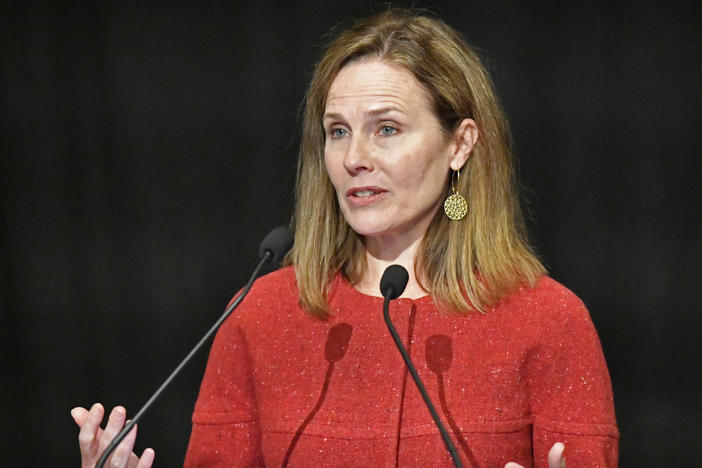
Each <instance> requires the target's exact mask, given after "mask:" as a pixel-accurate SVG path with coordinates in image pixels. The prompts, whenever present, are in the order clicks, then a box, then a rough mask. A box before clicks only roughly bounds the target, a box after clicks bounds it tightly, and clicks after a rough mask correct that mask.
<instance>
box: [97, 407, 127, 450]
mask: <svg viewBox="0 0 702 468" xmlns="http://www.w3.org/2000/svg"><path fill="white" fill-rule="evenodd" d="M126 419H127V410H126V409H124V407H122V406H115V407H114V408H113V409H112V412H111V413H110V417H109V419H108V420H107V426H105V430H104V431H103V433H102V436H100V449H101V451H102V450H104V449H105V447H107V446H108V445H110V442H112V439H114V438H115V436H116V435H117V434H119V431H121V430H122V428H123V427H124V421H125V420H126Z"/></svg>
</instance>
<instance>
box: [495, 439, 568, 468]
mask: <svg viewBox="0 0 702 468" xmlns="http://www.w3.org/2000/svg"><path fill="white" fill-rule="evenodd" d="M564 450H565V445H563V444H562V443H561V442H556V443H555V444H553V447H551V450H549V451H548V468H566V462H565V457H564V456H563V451H564ZM505 468H524V467H523V466H522V465H520V464H519V463H514V462H509V463H507V464H506V465H505Z"/></svg>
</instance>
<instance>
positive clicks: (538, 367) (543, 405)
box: [527, 285, 619, 468]
mask: <svg viewBox="0 0 702 468" xmlns="http://www.w3.org/2000/svg"><path fill="white" fill-rule="evenodd" d="M558 286H559V287H560V288H559V289H556V290H555V291H552V292H555V294H553V295H551V297H550V298H549V300H548V301H544V304H548V305H546V306H545V307H547V308H548V309H549V310H545V311H544V317H543V318H542V323H543V325H544V327H543V328H542V329H541V332H540V333H541V337H540V340H539V341H540V343H539V344H538V345H537V346H536V347H535V348H534V350H533V353H532V356H531V358H530V359H529V361H528V363H527V382H528V386H529V393H530V405H531V412H532V417H533V452H534V466H535V467H543V468H547V467H548V462H547V454H548V451H549V449H550V448H551V446H552V445H553V444H554V443H556V442H563V443H564V444H565V447H566V449H565V453H564V455H565V458H566V461H567V464H568V466H577V467H616V466H617V463H618V441H619V431H618V429H617V423H616V419H615V415H614V399H613V395H612V384H611V381H610V378H609V372H608V371H607V364H606V362H605V359H604V354H603V352H602V346H601V345H600V340H599V338H598V336H597V332H596V331H595V327H594V325H593V323H592V320H591V319H590V315H589V313H588V311H587V309H586V308H585V306H584V304H583V303H582V302H581V301H580V299H578V298H577V297H576V296H575V295H574V294H573V293H571V292H570V291H568V290H567V289H565V288H563V287H562V286H560V285H558ZM554 299H555V300H554Z"/></svg>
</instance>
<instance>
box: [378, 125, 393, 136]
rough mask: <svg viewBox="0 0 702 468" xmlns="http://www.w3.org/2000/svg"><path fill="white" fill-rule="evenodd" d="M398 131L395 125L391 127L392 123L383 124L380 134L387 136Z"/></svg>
mask: <svg viewBox="0 0 702 468" xmlns="http://www.w3.org/2000/svg"><path fill="white" fill-rule="evenodd" d="M396 133H397V129H396V128H395V127H391V126H390V125H383V126H382V127H380V134H381V135H385V136H390V135H394V134H396Z"/></svg>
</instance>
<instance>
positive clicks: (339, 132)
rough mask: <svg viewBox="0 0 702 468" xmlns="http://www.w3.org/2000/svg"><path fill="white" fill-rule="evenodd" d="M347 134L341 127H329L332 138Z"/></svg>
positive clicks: (342, 136)
mask: <svg viewBox="0 0 702 468" xmlns="http://www.w3.org/2000/svg"><path fill="white" fill-rule="evenodd" d="M347 134H348V132H346V130H345V129H343V128H332V129H331V136H332V138H344V137H345V136H346V135H347Z"/></svg>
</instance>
